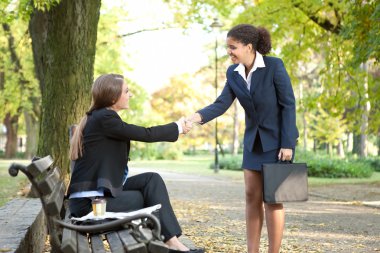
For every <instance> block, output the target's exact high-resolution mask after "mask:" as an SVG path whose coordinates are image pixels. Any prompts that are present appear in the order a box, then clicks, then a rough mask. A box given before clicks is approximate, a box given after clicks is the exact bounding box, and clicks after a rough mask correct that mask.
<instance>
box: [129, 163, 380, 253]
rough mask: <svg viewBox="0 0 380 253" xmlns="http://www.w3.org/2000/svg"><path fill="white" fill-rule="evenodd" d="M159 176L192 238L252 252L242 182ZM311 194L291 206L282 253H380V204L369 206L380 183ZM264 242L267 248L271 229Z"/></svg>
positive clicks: (212, 249) (219, 248) (228, 250)
mask: <svg viewBox="0 0 380 253" xmlns="http://www.w3.org/2000/svg"><path fill="white" fill-rule="evenodd" d="M136 170H137V171H139V172H144V171H154V170H151V169H150V170H145V169H141V168H139V169H136ZM156 172H158V173H160V174H161V176H162V177H163V178H164V180H165V182H166V184H167V187H168V191H169V194H170V196H171V199H172V204H173V206H174V209H175V212H176V214H177V216H178V218H179V221H180V223H181V225H182V228H183V230H184V234H185V235H186V236H187V237H189V238H191V240H193V241H194V242H195V243H196V244H197V245H198V246H203V247H205V248H206V249H207V252H208V253H217V252H220V253H222V252H223V253H234V252H236V253H244V252H246V249H245V220H244V219H245V218H244V183H243V182H242V181H231V180H228V179H226V178H222V177H218V176H212V177H205V176H197V175H189V174H179V173H173V172H164V171H159V170H157V171H156ZM309 193H310V194H309V195H310V196H309V201H307V202H302V203H287V204H285V208H286V209H285V210H286V224H285V231H284V240H283V246H282V250H281V252H350V253H351V252H365V253H368V252H380V208H379V207H380V206H377V207H376V204H378V203H379V202H368V203H370V204H374V205H372V206H366V205H364V204H363V201H373V200H380V187H379V184H377V185H376V184H373V185H337V186H328V187H312V188H310V189H309ZM358 198H361V199H358ZM364 203H367V202H364ZM261 241H262V242H261V248H262V249H264V248H265V246H266V245H267V234H266V228H265V224H264V227H263V233H262V240H261ZM262 252H265V251H262Z"/></svg>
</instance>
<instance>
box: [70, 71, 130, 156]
mask: <svg viewBox="0 0 380 253" xmlns="http://www.w3.org/2000/svg"><path fill="white" fill-rule="evenodd" d="M123 83H124V77H123V76H122V75H118V74H104V75H101V76H99V77H98V78H97V79H96V80H95V82H94V84H93V85H92V90H91V94H92V102H91V106H90V109H89V110H88V112H86V115H85V116H84V117H83V118H82V119H81V120H80V122H79V124H78V125H77V126H76V127H75V131H74V134H73V136H72V138H71V141H70V159H71V160H72V161H75V160H77V159H78V158H80V157H82V156H83V130H84V128H85V126H86V123H87V117H88V115H91V114H92V112H93V111H94V110H98V109H102V108H106V107H109V106H112V105H113V104H115V103H116V101H117V100H118V99H119V98H120V96H121V92H122V88H123Z"/></svg>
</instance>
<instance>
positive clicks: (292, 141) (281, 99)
mask: <svg viewBox="0 0 380 253" xmlns="http://www.w3.org/2000/svg"><path fill="white" fill-rule="evenodd" d="M274 84H275V87H276V93H277V100H278V103H279V105H280V107H281V148H294V147H295V146H296V141H297V138H298V130H297V126H296V104H295V98H294V92H293V88H292V85H291V82H290V78H289V75H288V73H287V72H286V69H285V66H284V63H283V62H282V60H281V59H280V60H279V61H277V66H276V69H275V74H274Z"/></svg>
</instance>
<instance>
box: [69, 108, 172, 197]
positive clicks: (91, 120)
mask: <svg viewBox="0 0 380 253" xmlns="http://www.w3.org/2000/svg"><path fill="white" fill-rule="evenodd" d="M178 134H179V133H178V126H177V124H176V123H174V122H173V123H170V124H167V125H162V126H155V127H150V128H145V127H141V126H136V125H132V124H128V123H126V122H123V121H122V119H121V118H120V117H119V115H118V114H117V113H116V112H115V111H113V110H109V109H106V108H103V109H100V110H95V111H93V112H92V113H91V114H90V115H88V118H87V123H86V126H85V128H84V130H83V147H84V150H83V151H84V152H83V156H82V157H80V158H79V159H78V160H76V161H75V165H74V169H73V172H72V177H71V182H70V186H69V194H70V193H74V192H80V191H95V190H99V189H100V188H104V190H105V193H106V194H111V195H112V196H117V194H118V192H120V191H121V190H122V183H123V182H122V181H123V176H124V170H125V168H126V166H127V163H128V156H129V149H130V141H131V140H133V141H142V142H159V141H171V142H174V141H176V140H177V139H178Z"/></svg>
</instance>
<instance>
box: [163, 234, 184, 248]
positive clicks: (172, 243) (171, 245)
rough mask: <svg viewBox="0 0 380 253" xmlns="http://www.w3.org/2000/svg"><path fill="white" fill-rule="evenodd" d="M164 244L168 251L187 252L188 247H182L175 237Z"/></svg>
mask: <svg viewBox="0 0 380 253" xmlns="http://www.w3.org/2000/svg"><path fill="white" fill-rule="evenodd" d="M165 243H166V245H168V247H169V248H170V249H175V250H181V251H188V250H189V248H188V247H186V246H185V245H183V243H182V242H180V240H178V237H177V236H173V237H172V238H170V239H169V240H167V241H166V242H165Z"/></svg>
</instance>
